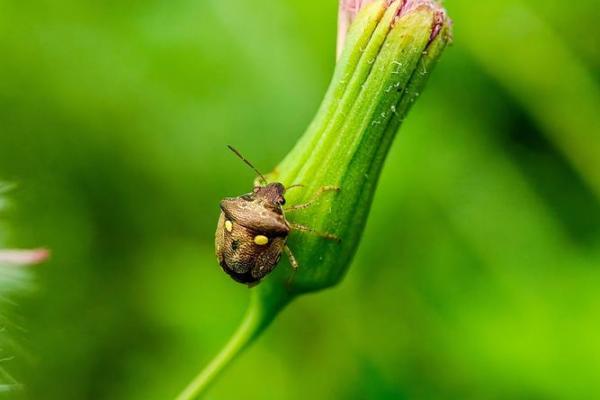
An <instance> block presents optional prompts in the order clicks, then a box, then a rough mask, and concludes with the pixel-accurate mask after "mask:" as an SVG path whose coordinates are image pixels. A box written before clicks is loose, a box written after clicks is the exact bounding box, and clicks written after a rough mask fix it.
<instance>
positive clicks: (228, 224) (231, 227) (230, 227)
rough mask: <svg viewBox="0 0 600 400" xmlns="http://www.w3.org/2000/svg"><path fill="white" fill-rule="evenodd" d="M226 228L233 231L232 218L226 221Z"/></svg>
mask: <svg viewBox="0 0 600 400" xmlns="http://www.w3.org/2000/svg"><path fill="white" fill-rule="evenodd" d="M225 229H226V230H227V232H231V231H232V230H233V223H232V222H231V221H230V220H227V221H225Z"/></svg>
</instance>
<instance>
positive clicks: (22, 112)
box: [0, 0, 600, 400]
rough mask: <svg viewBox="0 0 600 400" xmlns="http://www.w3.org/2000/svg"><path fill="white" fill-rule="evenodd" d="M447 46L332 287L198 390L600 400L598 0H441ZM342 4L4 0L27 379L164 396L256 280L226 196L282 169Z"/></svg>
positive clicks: (224, 394)
mask: <svg viewBox="0 0 600 400" xmlns="http://www.w3.org/2000/svg"><path fill="white" fill-rule="evenodd" d="M445 5H446V6H447V8H448V10H449V12H450V15H451V17H452V18H453V20H454V23H455V29H454V31H455V43H454V45H453V46H452V47H451V48H449V49H448V50H447V51H446V53H445V54H444V56H443V57H442V60H441V62H440V64H439V66H438V68H437V69H436V70H435V72H434V74H433V77H432V79H431V81H430V83H429V85H428V87H427V90H426V91H425V93H424V95H423V96H422V97H421V99H420V100H419V102H418V103H417V104H416V106H415V108H414V109H413V111H412V113H411V114H410V116H409V118H408V119H407V121H406V123H405V124H404V126H403V128H402V129H401V132H400V134H399V136H398V138H397V140H396V142H395V144H394V147H393V149H392V152H391V154H390V157H389V160H388V163H387V165H386V168H385V170H384V174H383V176H382V179H381V182H380V188H379V190H378V193H377V196H376V199H375V202H374V206H373V209H372V213H371V217H370V220H369V223H368V226H367V231H366V233H365V235H364V238H363V241H362V244H361V247H360V250H359V252H358V255H357V257H356V260H355V262H354V265H353V266H352V267H351V268H350V272H349V273H348V276H347V277H346V279H345V280H344V281H343V282H342V284H341V285H339V286H338V287H336V288H335V289H333V290H329V291H326V292H323V293H320V294H318V295H313V296H309V297H306V298H302V299H301V300H299V301H297V302H295V303H293V304H292V305H291V306H290V307H289V308H288V309H287V310H286V311H285V312H284V313H283V314H282V315H281V317H280V318H279V319H278V320H276V321H275V323H274V325H273V326H272V327H271V329H270V330H268V331H267V332H266V334H265V335H264V336H262V337H261V338H260V339H259V341H258V342H257V343H256V344H255V345H254V346H253V347H252V348H251V349H250V350H249V351H248V352H246V353H245V354H244V355H243V356H242V357H241V358H240V359H239V360H238V362H237V363H235V364H234V365H233V367H232V368H230V369H229V370H228V371H227V372H226V373H225V374H224V376H222V378H221V379H220V380H219V381H218V382H217V384H216V385H215V386H214V388H213V390H212V391H211V392H210V395H209V398H211V399H292V400H293V399H305V398H312V399H592V398H600V312H599V310H600V290H599V288H600V268H599V267H600V89H599V87H600V24H598V22H597V18H598V16H599V15H600V2H598V1H597V0H577V1H576V2H575V1H573V2H570V3H569V4H568V6H565V3H564V2H563V1H559V0H551V1H549V0H545V1H542V0H504V1H500V0H488V1H482V2H477V1H472V0H447V1H446V2H445ZM336 12H337V4H336V3H335V1H334V0H329V1H323V0H305V1H294V0H280V1H271V0H252V1H250V0H229V1H221V0H197V1H186V0H175V1H159V0H151V1H103V2H93V1H75V0H73V1H68V0H53V1H42V0H38V1H34V2H24V1H16V0H0V54H1V60H0V180H4V181H11V182H17V183H18V184H19V188H18V189H17V190H16V191H13V192H12V193H11V197H12V199H13V201H14V203H15V204H16V206H15V207H14V208H13V210H12V212H11V217H10V223H11V224H12V227H13V229H12V231H11V236H10V240H9V244H10V245H12V246H17V245H18V246H20V247H36V246H40V245H43V246H48V247H49V248H51V249H52V252H53V257H52V260H51V261H50V262H48V263H46V264H44V265H42V266H39V267H35V271H34V274H35V291H33V292H28V293H27V294H23V295H22V296H20V298H19V299H17V304H18V307H17V311H18V314H19V316H20V317H19V319H18V326H20V327H21V329H16V330H15V332H14V335H15V337H17V339H18V340H19V341H20V342H21V344H22V347H23V348H24V349H26V351H24V352H23V354H19V355H18V356H17V357H16V358H15V359H13V360H8V361H3V365H4V366H6V367H7V368H10V370H11V371H12V373H13V375H14V376H15V377H16V378H17V379H18V380H19V381H20V382H22V383H24V384H25V385H26V387H27V390H26V391H25V392H22V393H20V394H18V395H15V394H12V395H9V396H11V398H19V399H36V400H37V399H61V400H67V399H145V400H146V399H168V398H172V397H173V396H174V395H175V394H176V393H177V392H178V391H179V390H181V389H182V388H183V387H184V386H185V384H187V383H188V381H189V380H190V379H191V378H192V377H193V376H194V375H195V374H196V372H197V371H198V370H199V368H200V367H201V366H202V365H203V364H204V363H205V362H207V361H208V360H209V358H210V357H211V356H212V355H214V353H215V352H216V351H217V350H218V349H219V347H220V346H221V345H222V344H223V343H224V342H225V341H226V340H227V338H228V336H229V335H230V334H231V333H232V332H233V330H234V329H235V327H236V325H237V323H238V321H239V320H240V319H241V316H242V315H243V312H244V309H245V306H246V304H247V302H248V296H249V293H248V290H247V289H246V288H245V287H244V286H242V285H238V284H236V283H234V282H233V281H231V279H229V278H228V277H227V276H226V275H225V274H224V273H223V272H222V271H221V269H220V268H219V266H218V264H217V262H216V260H215V257H214V254H213V253H214V250H213V234H214V230H215V224H216V221H217V217H218V202H219V200H220V199H221V198H222V197H224V196H230V195H237V194H241V193H243V192H246V191H248V190H249V189H250V185H251V182H252V179H253V174H252V172H251V171H249V170H248V169H247V168H245V167H244V166H243V164H241V163H240V162H239V160H236V159H235V157H233V155H232V154H231V153H230V152H228V151H227V150H226V147H225V144H234V145H235V146H236V147H238V148H239V149H241V150H242V151H243V152H244V153H245V154H246V155H247V156H248V157H249V158H250V159H251V160H253V162H254V163H255V164H256V165H257V166H258V167H259V168H261V169H262V170H265V171H268V170H269V169H270V168H272V167H274V166H275V165H276V164H277V163H278V162H279V161H280V160H281V159H282V158H283V156H284V155H285V154H286V153H287V151H288V150H289V149H290V148H291V147H292V146H293V144H294V143H295V141H296V140H297V139H298V138H299V136H300V135H301V133H302V132H303V130H304V128H305V127H306V126H307V124H308V123H309V121H310V119H311V117H312V115H313V114H314V112H315V111H316V109H317V107H318V105H319V102H320V99H321V97H322V95H323V93H324V91H325V89H326V86H327V83H328V80H329V77H330V76H331V73H332V70H333V67H334V50H335V49H334V46H335V36H336Z"/></svg>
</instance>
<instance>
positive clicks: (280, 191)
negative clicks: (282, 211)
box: [254, 182, 285, 206]
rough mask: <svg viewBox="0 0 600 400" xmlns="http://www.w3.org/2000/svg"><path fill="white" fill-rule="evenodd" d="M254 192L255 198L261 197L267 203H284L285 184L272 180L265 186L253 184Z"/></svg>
mask: <svg viewBox="0 0 600 400" xmlns="http://www.w3.org/2000/svg"><path fill="white" fill-rule="evenodd" d="M254 194H255V195H256V198H257V199H263V200H265V201H267V202H269V203H274V204H279V205H280V206H282V205H284V204H285V197H283V195H284V194H285V186H283V184H281V183H279V182H272V183H269V184H267V185H266V186H255V187H254Z"/></svg>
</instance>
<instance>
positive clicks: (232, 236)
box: [215, 193, 289, 284]
mask: <svg viewBox="0 0 600 400" xmlns="http://www.w3.org/2000/svg"><path fill="white" fill-rule="evenodd" d="M226 221H230V222H231V231H229V230H228V229H227V228H226V225H225V224H226ZM288 233H289V226H288V224H287V223H286V221H285V217H284V216H283V211H282V210H281V207H280V205H279V204H273V203H272V202H269V201H265V199H264V198H262V197H260V196H255V195H254V194H253V193H252V194H248V195H244V196H240V197H236V198H227V199H224V200H223V201H222V202H221V215H220V217H219V222H218V225H217V232H216V235H215V245H216V254H217V259H218V260H219V264H220V265H221V267H222V268H223V270H224V271H225V272H227V273H228V274H229V275H230V276H231V277H232V278H233V279H234V280H236V281H238V282H242V283H248V284H251V283H256V282H258V281H260V280H261V279H262V278H264V277H265V276H266V275H267V274H268V273H269V272H271V271H272V270H273V269H274V268H275V266H276V265H277V263H278V262H279V259H280V257H281V252H282V251H283V249H284V246H285V243H286V240H287V236H288ZM257 235H263V236H266V237H267V238H268V239H269V242H268V243H267V244H266V245H258V244H256V243H255V240H254V239H255V237H256V236H257Z"/></svg>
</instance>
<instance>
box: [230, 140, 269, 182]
mask: <svg viewBox="0 0 600 400" xmlns="http://www.w3.org/2000/svg"><path fill="white" fill-rule="evenodd" d="M227 147H228V148H229V150H231V151H233V152H234V153H235V155H236V156H238V157H239V158H240V160H242V161H243V162H244V163H246V165H247V166H249V167H250V168H252V170H254V172H256V173H257V174H258V176H259V177H260V179H262V181H263V182H264V184H265V185H266V184H268V183H269V182H268V181H267V178H265V176H264V175H263V174H261V173H260V171H259V170H258V169H256V167H255V166H254V165H252V163H251V162H250V161H248V160H246V158H245V157H244V156H243V155H242V153H240V152H239V151H237V150H236V149H235V148H234V147H233V146H230V145H227Z"/></svg>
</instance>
